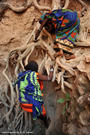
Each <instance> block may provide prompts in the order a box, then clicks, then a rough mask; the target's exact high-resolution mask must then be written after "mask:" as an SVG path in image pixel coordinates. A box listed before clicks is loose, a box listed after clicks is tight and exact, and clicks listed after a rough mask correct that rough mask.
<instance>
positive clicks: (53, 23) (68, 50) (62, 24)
mask: <svg viewBox="0 0 90 135" xmlns="http://www.w3.org/2000/svg"><path fill="white" fill-rule="evenodd" d="M39 22H40V24H41V26H40V28H39V29H38V30H37V32H36V35H35V40H37V38H38V36H39V35H40V32H41V31H42V29H43V27H44V28H45V29H44V30H46V31H48V32H49V33H50V34H51V35H52V38H53V40H54V44H55V45H54V50H55V51H56V52H57V53H56V56H57V55H61V56H63V52H64V53H65V54H69V55H70V56H71V58H74V55H73V48H74V47H75V41H76V37H77V35H78V33H79V25H80V20H79V17H78V15H77V12H76V11H72V10H70V9H57V10H53V11H50V12H48V13H45V14H43V15H42V16H41V18H40V21H39ZM67 59H69V57H68V58H67Z"/></svg>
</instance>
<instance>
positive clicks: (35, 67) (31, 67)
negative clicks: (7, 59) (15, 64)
mask: <svg viewBox="0 0 90 135" xmlns="http://www.w3.org/2000/svg"><path fill="white" fill-rule="evenodd" d="M24 68H25V70H31V71H35V72H38V64H37V63H36V62H35V61H30V62H29V63H28V64H27V65H26V66H25V67H24Z"/></svg>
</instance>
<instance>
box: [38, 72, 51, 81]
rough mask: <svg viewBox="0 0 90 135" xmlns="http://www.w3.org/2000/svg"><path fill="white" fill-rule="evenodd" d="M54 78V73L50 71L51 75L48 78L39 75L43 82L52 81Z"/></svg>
mask: <svg viewBox="0 0 90 135" xmlns="http://www.w3.org/2000/svg"><path fill="white" fill-rule="evenodd" d="M52 77H53V71H50V74H49V76H47V75H42V74H39V75H38V78H39V79H40V80H43V81H47V80H48V81H50V80H51V79H52Z"/></svg>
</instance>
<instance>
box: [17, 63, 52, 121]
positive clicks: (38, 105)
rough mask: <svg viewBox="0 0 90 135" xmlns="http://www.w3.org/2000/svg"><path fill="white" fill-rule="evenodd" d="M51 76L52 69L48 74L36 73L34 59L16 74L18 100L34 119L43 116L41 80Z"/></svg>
mask: <svg viewBox="0 0 90 135" xmlns="http://www.w3.org/2000/svg"><path fill="white" fill-rule="evenodd" d="M52 77H53V69H50V74H49V76H46V75H42V74H39V73H38V64H37V63H36V62H35V61H31V62H29V63H28V64H27V65H26V66H25V71H23V72H20V73H19V74H18V81H17V84H18V89H19V102H20V106H21V108H22V109H23V110H24V111H27V112H30V113H32V115H33V120H36V119H37V118H38V117H39V116H40V115H43V116H45V115H46V111H45V108H44V102H43V94H42V90H43V82H42V81H43V80H48V81H50V80H51V79H52Z"/></svg>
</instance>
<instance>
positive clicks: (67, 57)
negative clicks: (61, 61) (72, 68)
mask: <svg viewBox="0 0 90 135" xmlns="http://www.w3.org/2000/svg"><path fill="white" fill-rule="evenodd" d="M65 58H66V60H70V59H75V55H74V54H72V55H70V56H66V57H65Z"/></svg>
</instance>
